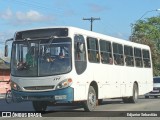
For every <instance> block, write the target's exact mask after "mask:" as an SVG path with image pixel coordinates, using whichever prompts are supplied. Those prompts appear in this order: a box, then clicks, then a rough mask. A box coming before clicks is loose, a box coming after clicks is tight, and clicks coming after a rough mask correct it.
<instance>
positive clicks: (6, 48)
mask: <svg viewBox="0 0 160 120" xmlns="http://www.w3.org/2000/svg"><path fill="white" fill-rule="evenodd" d="M4 56H5V57H8V45H5V50H4Z"/></svg>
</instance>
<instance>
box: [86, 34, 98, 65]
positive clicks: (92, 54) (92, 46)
mask: <svg viewBox="0 0 160 120" xmlns="http://www.w3.org/2000/svg"><path fill="white" fill-rule="evenodd" d="M87 48H88V60H89V62H93V63H99V50H98V49H99V47H98V40H97V39H96V38H91V37H88V38H87Z"/></svg>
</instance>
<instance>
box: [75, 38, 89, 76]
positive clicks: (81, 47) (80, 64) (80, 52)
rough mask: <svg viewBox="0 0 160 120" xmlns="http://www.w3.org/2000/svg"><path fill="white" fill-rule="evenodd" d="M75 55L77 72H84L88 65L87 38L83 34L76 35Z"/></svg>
mask: <svg viewBox="0 0 160 120" xmlns="http://www.w3.org/2000/svg"><path fill="white" fill-rule="evenodd" d="M74 55H75V68H76V72H77V74H82V73H83V72H84V71H85V69H86V67H87V61H86V49H85V40H84V37H83V36H82V35H75V37H74Z"/></svg>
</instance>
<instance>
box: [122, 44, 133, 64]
mask: <svg viewBox="0 0 160 120" xmlns="http://www.w3.org/2000/svg"><path fill="white" fill-rule="evenodd" d="M124 61H125V65H126V66H132V67H133V66H134V60H133V48H132V47H131V46H126V45H125V46H124Z"/></svg>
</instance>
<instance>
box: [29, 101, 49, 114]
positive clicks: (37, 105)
mask: <svg viewBox="0 0 160 120" xmlns="http://www.w3.org/2000/svg"><path fill="white" fill-rule="evenodd" d="M32 104H33V108H34V110H35V111H36V112H44V111H45V110H46V109H47V104H46V103H45V102H42V101H33V102H32Z"/></svg>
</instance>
